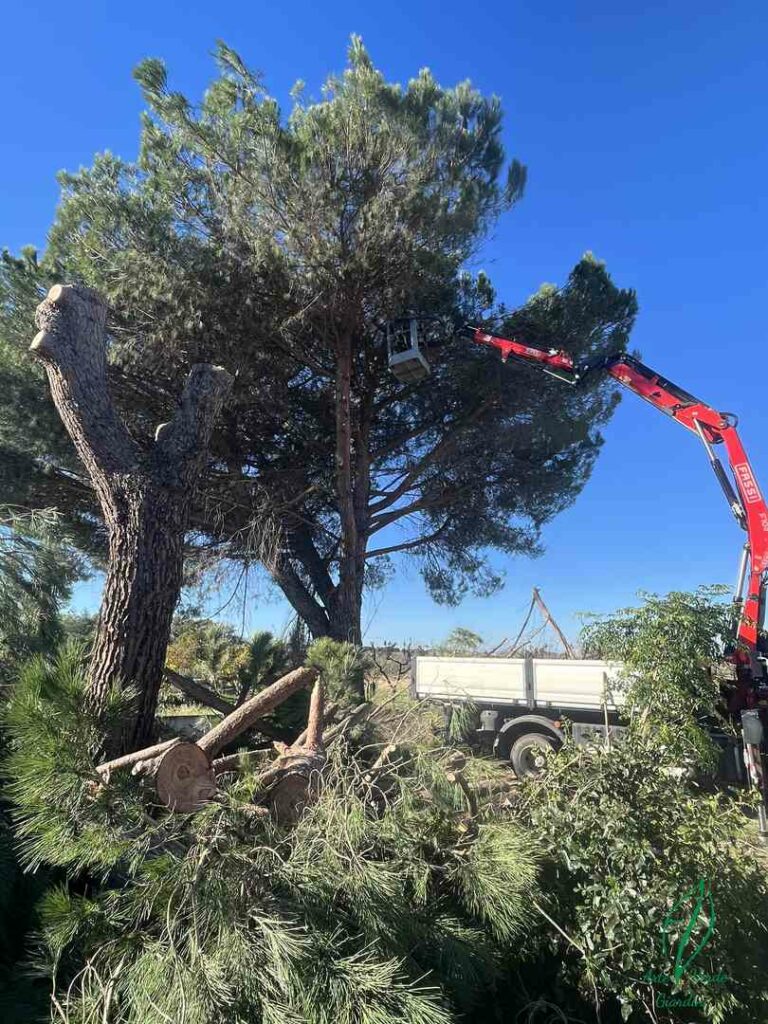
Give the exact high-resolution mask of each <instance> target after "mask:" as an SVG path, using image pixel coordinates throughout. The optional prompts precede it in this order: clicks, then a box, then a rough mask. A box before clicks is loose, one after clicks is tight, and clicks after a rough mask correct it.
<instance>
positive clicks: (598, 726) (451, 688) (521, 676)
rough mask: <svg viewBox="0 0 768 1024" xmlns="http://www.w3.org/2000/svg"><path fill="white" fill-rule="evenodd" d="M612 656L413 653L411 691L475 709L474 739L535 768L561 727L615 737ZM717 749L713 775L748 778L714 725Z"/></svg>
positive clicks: (519, 771)
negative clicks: (476, 726) (716, 768)
mask: <svg viewBox="0 0 768 1024" xmlns="http://www.w3.org/2000/svg"><path fill="white" fill-rule="evenodd" d="M622 669H623V666H622V665H621V664H620V663H618V662H608V661H597V660H590V659H577V658H534V657H523V658H500V657H488V656H485V657H443V656H432V655H419V656H417V657H416V658H415V659H414V662H413V666H412V674H411V687H410V690H411V696H413V697H415V698H416V699H419V700H429V701H430V702H435V703H437V704H440V705H442V706H443V707H444V709H445V710H446V712H447V713H448V714H450V713H452V710H453V709H454V708H455V707H456V706H457V705H458V706H460V705H462V704H464V705H471V706H472V707H473V708H475V709H477V712H478V720H479V729H477V737H476V738H477V742H478V745H479V746H481V747H484V748H485V749H486V750H488V749H490V750H492V751H493V753H494V754H495V756H496V757H498V758H500V759H502V760H504V761H509V763H510V764H511V766H512V768H513V769H514V771H515V774H516V775H517V776H518V778H524V777H526V776H534V775H537V774H538V773H539V772H540V771H541V770H542V769H543V768H544V766H545V764H546V754H547V751H550V750H555V751H557V750H559V749H560V747H561V746H562V744H563V742H564V741H565V736H566V731H569V732H570V735H571V738H572V740H573V741H574V742H575V743H577V744H580V745H581V744H588V743H594V742H596V741H597V742H605V741H606V739H607V738H610V740H611V742H621V740H622V737H623V735H624V733H625V731H626V725H625V724H622V720H621V717H620V716H621V708H622V704H623V697H622V689H621V686H620V685H619V684H620V677H621V673H622ZM711 734H712V737H713V739H714V740H715V742H716V743H717V744H718V746H719V747H720V749H721V751H722V756H721V761H720V769H719V772H718V777H719V779H720V780H721V781H724V782H728V783H737V784H743V783H744V782H745V781H746V773H745V769H744V760H743V756H742V753H741V750H740V744H739V742H738V741H737V739H736V738H735V737H733V736H727V735H726V734H725V733H723V732H722V731H721V730H719V729H717V728H713V729H712V731H711Z"/></svg>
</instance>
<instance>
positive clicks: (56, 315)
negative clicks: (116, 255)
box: [31, 285, 231, 753]
mask: <svg viewBox="0 0 768 1024" xmlns="http://www.w3.org/2000/svg"><path fill="white" fill-rule="evenodd" d="M36 321H37V325H38V327H39V328H40V332H39V333H38V334H37V336H36V337H35V339H34V341H33V342H32V346H31V349H32V352H33V353H34V354H35V355H36V356H37V358H39V359H40V360H41V361H42V363H43V364H44V366H45V369H46V373H47V374H48V380H49V383H50V386H51V395H52V397H53V401H54V404H55V405H56V409H57V411H58V413H59V415H60V416H61V419H62V422H63V423H64V426H65V427H66V429H67V431H68V433H69V435H70V437H71V438H72V441H73V442H74V445H75V448H76V449H77V453H78V455H79V456H80V458H81V459H82V461H83V463H84V465H85V467H86V469H87V470H88V474H89V476H90V478H91V481H92V483H93V486H94V490H95V491H96V494H97V496H98V499H99V503H100V504H101V508H102V511H103V514H104V520H105V523H106V526H107V531H108V536H109V566H108V569H107V577H106V582H105V585H104V592H103V594H102V602H101V610H100V612H99V621H98V627H97V634H96V642H95V645H94V653H93V656H92V659H91V663H90V668H89V683H90V693H91V698H92V701H93V705H94V707H95V709H96V711H97V712H98V713H103V712H104V710H105V708H106V704H107V700H108V697H109V694H110V691H111V690H112V689H113V688H114V687H124V686H128V685H130V686H134V687H135V688H136V690H137V693H138V697H137V704H136V709H135V715H134V716H133V718H132V720H131V721H130V722H128V723H124V725H123V727H122V728H121V730H120V736H119V737H110V738H108V740H107V742H108V746H109V749H110V751H112V752H114V753H119V752H121V751H125V750H129V749H132V748H135V747H137V746H138V747H141V746H146V744H147V742H148V740H149V739H150V737H151V733H152V729H153V723H154V714H155V710H156V706H157V696H158V692H159V689H160V682H161V679H162V674H163V667H164V664H165V654H166V649H167V646H168V640H169V637H170V629H171V618H172V616H173V612H174V609H175V607H176V602H177V601H178V598H179V593H180V590H181V583H182V571H183V542H184V533H185V531H186V527H187V516H188V510H189V507H190V496H191V492H192V490H193V488H194V487H195V485H196V483H197V481H198V478H199V476H200V474H201V472H202V470H203V468H204V465H205V461H206V458H207V451H208V441H209V439H210V435H211V430H212V427H213V422H214V420H215V418H216V416H217V415H218V413H219V410H220V408H221V406H222V404H223V401H224V398H225V396H226V394H227V393H228V391H229V388H230V386H231V378H230V376H229V374H228V373H226V371H224V370H223V369H221V367H215V366H209V365H207V364H200V365H197V366H194V367H192V369H191V371H190V374H189V377H188V379H187V383H186V386H185V388H184V393H183V395H182V398H181V404H180V407H179V409H178V410H177V411H176V413H175V415H174V416H173V418H172V420H171V421H170V422H169V423H164V424H161V425H160V426H159V427H158V428H157V431H156V434H155V444H154V446H153V447H152V449H151V451H150V453H149V454H146V453H145V452H144V451H142V450H141V449H140V448H139V446H138V445H137V444H136V442H135V441H134V439H133V438H132V437H131V435H130V434H129V432H128V430H127V429H126V427H125V425H124V423H123V422H122V420H121V419H120V417H119V416H118V414H117V411H116V409H115V407H114V405H113V403H112V399H111V396H110V394H109V389H108V387H107V350H106V321H107V307H106V303H105V302H104V301H103V300H102V299H101V298H100V296H99V295H97V294H96V293H95V292H93V291H91V290H90V289H88V288H83V287H81V286H66V287H64V286H62V285H56V286H55V287H53V288H52V289H51V290H50V292H49V293H48V297H47V298H46V299H45V300H44V301H43V302H42V303H41V304H40V305H39V306H38V309H37V314H36Z"/></svg>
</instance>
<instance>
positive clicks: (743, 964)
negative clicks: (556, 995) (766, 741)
mask: <svg viewBox="0 0 768 1024" xmlns="http://www.w3.org/2000/svg"><path fill="white" fill-rule="evenodd" d="M677 768H678V762H677V759H676V757H675V756H674V751H672V750H670V748H669V746H668V745H667V744H666V743H664V742H660V741H659V740H658V738H654V737H653V734H651V733H649V732H648V730H647V729H646V730H643V729H641V728H637V727H635V728H633V729H631V730H630V732H629V736H628V737H627V738H626V740H625V742H623V743H621V744H618V745H614V746H613V747H611V748H603V747H575V746H572V745H571V744H570V743H568V744H566V746H565V747H564V748H563V750H562V751H561V752H560V753H559V754H558V755H557V757H556V758H553V759H552V760H551V762H550V765H549V768H548V770H547V772H546V773H545V774H544V776H543V777H542V778H541V779H540V780H536V781H534V782H532V783H528V784H525V785H524V787H523V797H522V802H521V805H520V809H519V813H520V814H521V815H522V816H523V817H524V819H525V820H527V821H528V822H530V824H531V826H532V828H533V829H534V831H535V834H536V836H537V838H538V839H539V840H541V841H542V842H543V844H544V848H545V853H546V868H545V872H544V877H543V884H544V888H545V889H546V891H547V892H548V894H549V898H548V901H547V904H546V907H545V908H544V909H545V910H546V912H548V914H549V915H550V917H551V919H552V921H553V922H554V924H553V925H552V930H551V936H550V938H551V942H552V944H553V948H555V949H557V950H558V951H559V953H560V955H561V956H562V970H563V974H564V977H565V978H567V979H572V980H574V981H575V982H577V983H578V984H579V985H580V986H581V989H582V991H584V992H585V993H590V992H591V993H593V996H599V997H600V998H606V997H608V998H609V1000H610V997H611V996H612V995H615V996H616V997H617V998H618V999H619V1001H620V1003H621V1008H622V1015H623V1017H624V1019H625V1020H627V1019H633V1020H634V1019H637V1020H640V1019H644V1018H645V1017H647V1018H648V1019H650V1020H653V1021H655V1020H657V1019H658V1020H666V1019H679V1018H677V1017H674V1018H671V1017H668V1016H665V1011H664V1009H663V1006H662V1004H663V1003H664V1002H665V1001H667V1002H668V1001H669V1000H670V999H684V1000H685V999H687V1000H694V1001H698V1004H699V1006H700V1009H701V1011H702V1013H704V1015H705V1016H706V1017H707V1018H708V1019H711V1020H713V1021H716V1022H719V1021H726V1020H727V1021H729V1022H730V1021H733V1022H735V1021H743V1022H745V1024H746V1022H748V1021H750V1022H755V1021H758V1020H766V1019H768V1002H767V1001H766V1000H768V985H767V984H766V978H765V964H766V963H768V931H766V926H767V923H768V884H767V883H766V880H765V865H764V864H761V863H760V860H759V851H758V850H757V849H756V848H755V842H756V832H755V830H754V825H753V823H752V822H751V821H750V820H749V818H748V817H747V816H745V813H744V806H743V804H742V802H741V801H740V800H737V799H734V798H732V797H728V796H726V795H723V794H717V795H712V794H707V793H704V792H702V791H701V790H700V789H698V788H697V787H696V786H695V785H693V784H686V783H684V782H682V781H680V777H679V771H678V770H677ZM701 882H703V884H704V887H705V888H706V889H707V890H711V893H712V895H713V899H714V906H715V908H716V927H715V931H714V934H713V935H712V936H710V937H709V938H708V941H707V942H706V945H705V946H704V947H703V949H702V950H701V952H700V955H699V956H698V958H697V959H696V961H695V969H693V968H691V969H690V970H688V971H686V972H684V973H683V974H682V976H681V977H680V978H678V979H675V978H674V976H673V975H674V956H673V953H671V952H669V950H670V949H672V950H674V948H676V944H677V943H679V942H681V941H682V946H681V949H685V952H686V956H687V955H689V954H690V953H691V951H692V949H693V948H694V947H695V944H696V942H697V941H698V940H700V939H702V938H703V937H704V933H705V930H706V927H707V922H708V917H707V914H706V913H705V909H706V908H703V909H701V911H700V912H699V913H697V914H695V915H694V917H695V920H692V932H691V935H690V937H689V938H688V939H685V937H684V935H683V931H684V928H685V925H686V923H687V922H688V921H689V917H690V915H688V914H687V912H686V913H683V911H682V910H680V914H682V921H681V922H678V923H675V924H674V925H670V924H669V922H668V924H667V927H666V928H665V921H667V919H668V915H670V912H672V911H674V910H675V907H676V904H678V902H679V901H680V900H681V897H687V894H689V893H692V892H693V893H695V892H697V891H698V887H699V884H700V883H701ZM688 902H690V900H688ZM683 903H686V900H683ZM672 916H673V917H678V916H679V915H678V914H677V913H674V914H673V915H672ZM555 924H556V926H557V928H555ZM557 929H560V930H557ZM665 935H666V941H667V947H666V952H665V947H664V938H665ZM670 944H671V946H670ZM649 972H650V973H649ZM665 975H666V976H670V975H672V979H671V981H666V980H664V979H663V977H662V976H665ZM653 977H655V978H656V981H655V982H654V981H653V980H652V978H653ZM717 978H720V979H721V980H720V981H713V980H712V979H717ZM660 979H661V980H660ZM654 1014H655V1015H654Z"/></svg>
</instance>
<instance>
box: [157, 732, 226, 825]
mask: <svg viewBox="0 0 768 1024" xmlns="http://www.w3.org/2000/svg"><path fill="white" fill-rule="evenodd" d="M155 788H156V789H157V795H158V797H159V798H160V802H161V803H162V804H164V805H165V806H166V807H167V808H169V810H171V811H178V812H179V813H180V814H188V813H190V812H191V811H199V810H200V808H201V807H202V806H203V805H204V804H207V803H210V801H211V800H213V798H214V797H215V796H216V776H215V775H214V773H213V769H212V768H211V763H210V761H209V760H208V757H207V755H206V754H205V753H204V752H203V751H202V750H201V749H200V747H198V745H197V744H196V743H178V744H177V745H176V746H175V747H171V748H170V749H169V750H166V752H165V753H164V754H162V755H161V757H160V758H159V760H158V762H157V770H156V773H155Z"/></svg>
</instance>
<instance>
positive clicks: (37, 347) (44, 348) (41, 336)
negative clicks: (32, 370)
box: [29, 331, 54, 358]
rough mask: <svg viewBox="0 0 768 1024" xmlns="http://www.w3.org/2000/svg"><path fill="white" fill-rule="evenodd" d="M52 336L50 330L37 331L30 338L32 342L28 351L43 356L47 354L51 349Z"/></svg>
mask: <svg viewBox="0 0 768 1024" xmlns="http://www.w3.org/2000/svg"><path fill="white" fill-rule="evenodd" d="M53 342H54V336H53V335H52V334H51V333H50V331H38V332H37V334H36V335H35V336H34V338H33V339H32V344H31V345H30V346H29V351H30V352H34V353H35V355H37V356H41V357H42V358H45V357H46V356H49V355H50V354H51V352H52V351H53Z"/></svg>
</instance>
